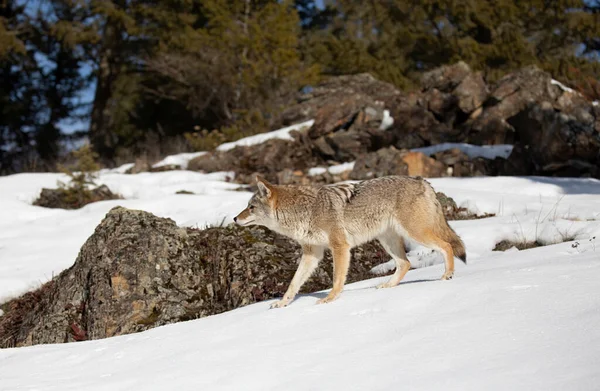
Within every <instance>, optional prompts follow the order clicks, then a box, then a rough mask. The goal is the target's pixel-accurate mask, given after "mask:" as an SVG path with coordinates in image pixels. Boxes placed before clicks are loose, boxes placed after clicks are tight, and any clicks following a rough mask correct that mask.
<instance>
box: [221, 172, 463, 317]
mask: <svg viewBox="0 0 600 391" xmlns="http://www.w3.org/2000/svg"><path fill="white" fill-rule="evenodd" d="M256 182H257V186H258V191H257V193H256V194H254V195H253V196H252V198H251V199H250V201H249V202H248V206H247V207H246V209H244V210H243V211H242V212H241V213H240V214H239V215H237V216H236V217H235V218H234V219H233V220H234V221H235V222H236V223H237V224H239V225H242V226H249V225H263V226H266V227H267V228H269V229H271V230H273V231H275V232H278V233H280V234H282V235H285V236H288V237H290V238H292V239H294V240H296V241H298V242H299V243H300V245H301V246H302V258H301V259H300V264H299V266H298V269H297V270H296V273H295V274H294V277H293V279H292V282H291V283H290V286H289V288H288V290H287V292H286V293H285V295H284V296H283V298H282V299H281V300H279V301H277V302H275V303H274V304H273V305H272V306H271V308H281V307H285V306H287V305H288V304H289V303H290V302H291V301H292V300H293V299H294V297H295V296H296V294H297V293H298V291H299V290H300V288H301V287H302V285H303V284H304V282H306V280H307V279H308V278H309V277H310V276H311V274H312V273H313V272H314V270H315V269H316V268H317V266H318V263H319V261H320V260H321V258H322V257H323V252H324V250H325V248H326V247H329V248H330V249H331V252H332V255H333V274H334V275H333V289H332V290H331V291H330V292H329V294H328V295H327V297H325V298H323V299H321V300H319V301H318V302H317V303H319V304H320V303H329V302H331V301H333V300H335V299H337V298H338V296H339V295H340V293H341V292H342V289H343V287H344V283H345V281H346V275H347V273H348V267H349V265H350V249H351V248H353V247H355V246H358V245H360V244H363V243H365V242H368V241H370V240H373V239H377V240H379V242H380V243H381V245H382V246H383V248H384V249H385V250H386V251H387V252H388V253H389V254H390V255H391V256H392V258H393V259H394V261H395V262H396V271H395V273H394V274H393V275H392V277H391V278H390V279H389V281H387V282H385V283H383V284H381V285H379V286H378V288H390V287H393V286H396V285H398V284H399V283H400V281H401V280H402V278H403V277H404V275H405V274H406V272H407V271H408V269H410V262H409V261H408V259H407V258H406V252H405V249H404V244H405V243H404V240H405V239H407V240H409V239H410V240H413V241H415V242H417V243H420V244H422V245H424V246H427V247H430V248H432V249H434V250H437V251H440V252H441V253H442V254H443V255H444V258H445V266H446V271H445V273H444V275H443V276H442V279H443V280H449V279H451V278H452V276H453V274H454V256H457V257H458V258H460V259H461V260H462V261H463V262H465V263H466V261H467V257H466V253H465V246H464V244H463V242H462V240H461V239H460V238H459V237H458V235H457V234H456V233H455V232H454V231H453V230H452V228H450V226H449V225H448V223H447V221H446V218H445V217H444V214H443V212H442V207H441V205H440V203H439V201H438V200H437V197H436V194H435V191H434V190H433V188H432V187H431V185H430V184H429V182H427V181H426V180H424V179H422V178H420V177H416V178H413V177H406V176H386V177H381V178H375V179H369V180H365V181H361V182H357V183H339V184H334V185H325V186H321V187H316V186H295V185H273V184H271V183H269V182H267V181H266V180H265V179H263V178H261V177H259V176H257V177H256Z"/></svg>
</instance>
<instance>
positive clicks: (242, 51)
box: [148, 0, 318, 128]
mask: <svg viewBox="0 0 600 391" xmlns="http://www.w3.org/2000/svg"><path fill="white" fill-rule="evenodd" d="M201 13H202V15H203V17H204V24H203V25H202V26H201V27H200V28H190V29H187V30H186V31H185V33H184V34H183V35H182V36H181V37H180V38H179V39H177V41H178V42H179V43H180V47H169V48H166V49H165V51H162V52H158V53H156V54H155V55H154V56H153V57H151V58H150V59H149V60H148V67H149V68H150V70H152V71H153V72H154V73H155V75H157V76H158V77H161V78H164V80H165V81H166V83H165V84H162V85H159V86H157V87H156V88H155V89H154V92H155V94H156V95H157V96H160V97H161V98H164V99H173V100H179V101H184V102H186V105H187V107H188V108H189V109H190V110H191V111H192V112H193V114H194V115H195V117H196V118H197V121H198V124H199V126H201V127H204V128H208V127H209V126H208V125H212V126H210V127H211V128H221V127H222V126H231V125H232V124H236V123H238V122H239V121H245V117H247V115H248V113H250V112H259V113H260V115H261V116H262V117H263V118H265V119H267V121H268V120H269V118H268V117H269V115H272V114H273V113H275V112H276V110H278V109H280V108H281V107H282V106H283V105H284V102H285V101H286V98H287V97H288V96H289V95H290V94H291V93H292V92H295V91H297V90H298V89H299V88H300V87H302V86H303V85H305V84H309V83H312V82H314V81H315V80H316V78H317V76H318V68H317V67H316V66H311V67H305V66H304V65H303V64H302V62H301V58H300V54H299V52H298V45H299V41H298V37H299V33H300V27H299V20H298V16H297V13H296V12H295V10H294V9H292V8H290V7H289V6H288V5H286V4H284V3H279V2H276V1H263V2H257V1H249V0H236V1H224V0H210V1H203V2H202V7H201Z"/></svg>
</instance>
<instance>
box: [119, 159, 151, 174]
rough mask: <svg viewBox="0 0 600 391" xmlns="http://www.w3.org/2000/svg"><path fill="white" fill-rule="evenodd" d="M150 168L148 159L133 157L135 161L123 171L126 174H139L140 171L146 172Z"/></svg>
mask: <svg viewBox="0 0 600 391" xmlns="http://www.w3.org/2000/svg"><path fill="white" fill-rule="evenodd" d="M151 169H152V166H151V165H150V163H148V159H144V158H137V159H135V163H134V164H133V167H131V168H129V169H128V170H127V171H125V173H126V174H139V173H140V172H148V171H150V170H151Z"/></svg>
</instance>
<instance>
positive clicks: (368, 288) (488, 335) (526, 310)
mask: <svg viewBox="0 0 600 391" xmlns="http://www.w3.org/2000/svg"><path fill="white" fill-rule="evenodd" d="M440 275H441V268H440V267H431V268H425V269H419V270H414V271H411V272H409V273H408V275H407V277H406V280H405V282H404V283H402V284H401V285H400V286H398V287H396V288H391V289H385V290H376V289H374V288H373V286H374V285H375V284H377V283H378V282H380V281H383V279H384V278H378V279H374V280H368V281H363V282H360V283H356V284H352V285H349V286H347V288H346V290H345V292H344V293H343V294H342V296H341V298H340V299H338V300H337V301H336V302H333V303H331V304H326V305H320V306H316V305H315V301H316V299H317V298H318V297H323V295H324V293H321V292H319V293H314V294H310V295H303V296H301V297H299V298H298V299H297V300H296V301H295V302H294V303H293V304H292V305H291V306H290V307H287V308H284V309H280V310H269V309H268V308H269V304H270V303H269V302H262V303H258V304H254V305H250V306H247V307H243V308H240V309H238V310H235V311H231V312H228V313H224V314H220V315H216V316H211V317H208V318H204V319H200V320H196V321H190V322H184V323H179V324H175V325H169V326H164V327H160V328H156V329H153V330H149V331H146V332H142V333H138V334H132V335H125V336H120V337H115V338H109V339H105V340H98V341H89V342H80V343H73V344H66V345H42V346H34V347H28V348H17V349H5V350H0V362H1V363H2V365H0V379H2V382H1V383H0V389H1V390H16V389H36V390H54V389H60V390H88V391H94V390H106V389H114V390H125V389H131V387H134V386H135V387H136V388H139V389H144V390H164V389H170V390H171V389H173V390H174V389H177V390H196V389H211V390H241V389H243V390H276V389H285V390H307V389H324V390H326V389H336V390H337V389H340V390H364V389H369V390H383V389H390V388H398V387H400V388H402V389H427V390H438V389H439V390H442V389H443V390H448V389H450V390H479V389H486V390H505V389H523V390H526V389H537V390H541V389H544V390H564V389H579V390H593V389H596V387H597V385H598V382H599V381H600V369H598V366H597V362H598V360H600V349H598V346H600V329H599V328H598V327H596V325H598V324H599V322H600V311H598V308H599V304H600V297H599V296H600V295H599V294H598V290H597V281H598V276H600V253H598V252H596V253H594V252H587V253H582V254H579V253H576V252H575V251H574V250H572V249H571V248H570V246H565V245H556V246H551V247H545V248H539V249H534V250H528V251H523V252H517V253H507V254H506V253H505V254H498V255H495V256H491V255H490V256H488V257H486V258H485V259H482V260H480V262H477V263H473V264H472V265H467V266H464V265H462V264H460V265H458V266H457V276H456V277H455V279H454V280H452V281H439V280H438V278H439V277H440Z"/></svg>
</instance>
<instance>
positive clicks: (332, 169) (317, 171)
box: [308, 162, 355, 176]
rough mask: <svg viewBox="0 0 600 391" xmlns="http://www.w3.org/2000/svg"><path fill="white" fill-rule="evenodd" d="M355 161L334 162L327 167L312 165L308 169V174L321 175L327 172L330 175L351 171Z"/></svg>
mask: <svg viewBox="0 0 600 391" xmlns="http://www.w3.org/2000/svg"><path fill="white" fill-rule="evenodd" d="M354 163H355V162H349V163H342V164H336V165H335V166H329V167H327V168H326V167H313V168H311V169H310V170H308V176H316V175H322V174H325V173H326V172H329V173H330V174H331V175H338V174H341V173H343V172H346V171H352V169H353V168H354Z"/></svg>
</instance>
